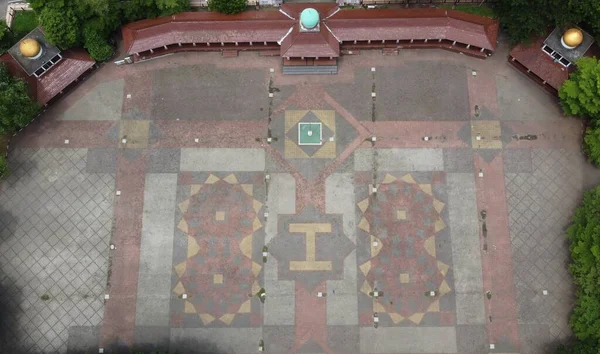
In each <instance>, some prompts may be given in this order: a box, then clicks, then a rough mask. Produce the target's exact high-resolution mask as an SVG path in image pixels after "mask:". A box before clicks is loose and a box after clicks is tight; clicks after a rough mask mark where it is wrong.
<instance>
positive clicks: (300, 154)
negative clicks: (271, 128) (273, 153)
mask: <svg viewBox="0 0 600 354" xmlns="http://www.w3.org/2000/svg"><path fill="white" fill-rule="evenodd" d="M284 146H285V149H284V150H285V157H286V158H288V159H308V158H310V156H308V155H307V154H306V153H305V152H304V151H303V150H302V149H300V147H299V146H298V145H296V144H295V143H294V142H293V141H291V140H290V139H289V138H287V137H286V138H285V144H284Z"/></svg>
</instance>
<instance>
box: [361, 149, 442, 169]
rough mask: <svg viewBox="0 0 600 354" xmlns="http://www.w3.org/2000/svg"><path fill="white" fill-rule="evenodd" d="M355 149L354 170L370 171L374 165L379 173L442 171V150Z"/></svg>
mask: <svg viewBox="0 0 600 354" xmlns="http://www.w3.org/2000/svg"><path fill="white" fill-rule="evenodd" d="M374 156H375V154H374V151H373V149H365V148H363V149H357V150H356V151H355V152H354V170H355V171H371V170H373V167H374V166H375V165H374V164H376V166H377V170H379V171H443V169H444V156H443V151H442V149H377V158H376V159H375V160H373V159H374V158H375V157H374Z"/></svg>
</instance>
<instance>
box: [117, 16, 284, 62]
mask: <svg viewBox="0 0 600 354" xmlns="http://www.w3.org/2000/svg"><path fill="white" fill-rule="evenodd" d="M293 24H294V21H293V20H292V19H290V18H288V17H287V16H285V15H284V14H282V13H280V12H279V11H246V12H243V13H241V14H237V15H223V14H219V13H214V12H187V13H181V14H177V15H173V16H167V17H161V18H156V19H151V20H143V21H138V22H133V23H130V24H127V25H125V26H123V29H122V33H123V41H124V45H125V48H126V50H127V53H129V54H133V53H140V52H143V51H146V50H150V49H154V48H160V47H162V46H164V45H170V44H176V43H220V42H223V43H234V42H277V41H279V40H280V39H281V38H283V36H285V34H286V33H287V32H288V31H289V29H290V28H291V27H292V25H293Z"/></svg>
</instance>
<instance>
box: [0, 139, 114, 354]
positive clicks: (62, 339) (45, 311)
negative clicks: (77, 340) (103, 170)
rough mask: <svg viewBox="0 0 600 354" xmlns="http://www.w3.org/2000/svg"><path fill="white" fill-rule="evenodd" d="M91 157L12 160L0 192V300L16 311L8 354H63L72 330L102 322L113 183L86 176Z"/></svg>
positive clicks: (54, 154) (24, 155)
mask: <svg viewBox="0 0 600 354" xmlns="http://www.w3.org/2000/svg"><path fill="white" fill-rule="evenodd" d="M86 155H87V150H86V149H18V150H15V151H13V152H12V153H11V155H10V157H9V159H10V162H9V163H10V166H11V168H12V173H11V175H9V176H8V177H7V178H6V180H5V181H4V183H3V184H2V188H1V189H0V216H1V217H0V285H1V288H2V289H3V290H8V294H7V295H6V296H3V295H0V296H2V299H1V300H2V301H9V302H10V303H9V304H7V305H6V306H7V307H6V308H7V309H14V311H10V312H11V313H9V314H8V315H9V316H8V317H7V318H4V321H3V322H0V330H1V331H3V332H4V333H7V335H6V336H4V337H3V340H4V342H5V343H0V347H3V348H7V350H9V351H10V352H17V351H18V350H17V348H18V345H19V344H20V351H23V352H30V353H43V352H53V353H54V352H59V353H65V352H66V350H67V337H68V329H69V327H71V326H97V325H100V324H101V322H102V318H103V315H104V291H105V288H106V277H107V268H108V243H109V240H110V234H111V227H112V216H113V190H114V183H115V176H114V175H112V174H88V173H86V172H85V167H86ZM15 294H17V296H15ZM44 295H47V296H48V298H47V299H46V297H45V296H44ZM44 299H45V300H44ZM3 316H5V314H3ZM0 339H2V338H0ZM9 351H7V352H9ZM20 351H19V352H20Z"/></svg>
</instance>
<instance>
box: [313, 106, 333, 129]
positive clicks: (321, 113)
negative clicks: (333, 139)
mask: <svg viewBox="0 0 600 354" xmlns="http://www.w3.org/2000/svg"><path fill="white" fill-rule="evenodd" d="M311 112H313V113H314V114H315V116H317V118H319V120H320V121H321V122H323V124H325V125H326V126H327V128H329V129H330V130H331V131H332V132H333V133H334V134H335V111H332V110H316V111H315V110H312V111H311Z"/></svg>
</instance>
